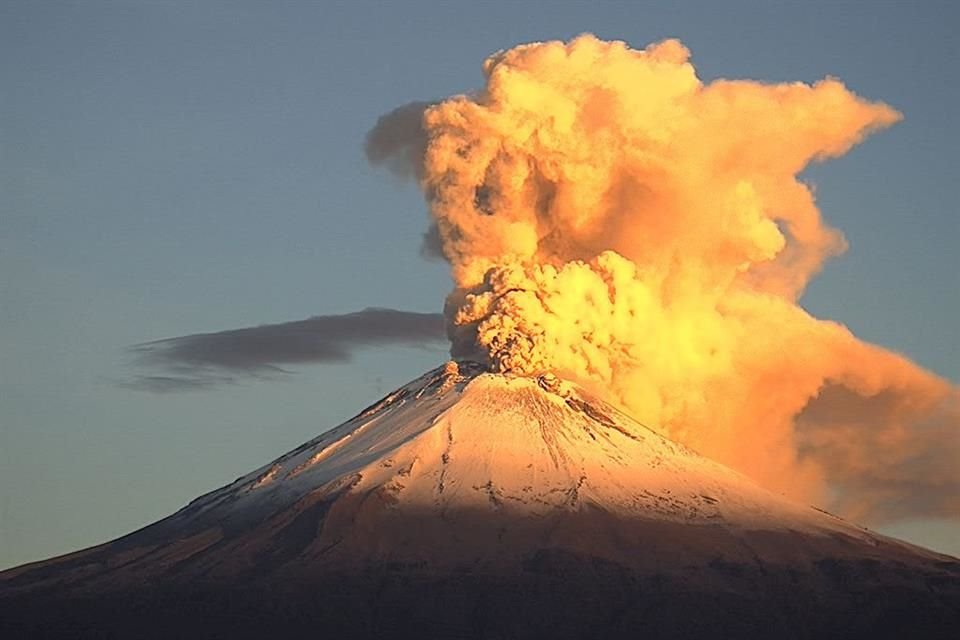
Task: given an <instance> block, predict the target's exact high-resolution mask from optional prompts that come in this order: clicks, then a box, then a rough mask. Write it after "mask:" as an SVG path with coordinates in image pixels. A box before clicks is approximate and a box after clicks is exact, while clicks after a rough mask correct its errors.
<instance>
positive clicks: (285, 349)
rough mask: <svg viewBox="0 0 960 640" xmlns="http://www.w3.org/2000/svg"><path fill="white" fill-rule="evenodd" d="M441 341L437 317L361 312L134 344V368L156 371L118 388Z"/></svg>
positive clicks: (176, 387)
mask: <svg viewBox="0 0 960 640" xmlns="http://www.w3.org/2000/svg"><path fill="white" fill-rule="evenodd" d="M446 340H447V337H446V332H445V328H444V319H443V315H442V314H439V313H417V312H412V311H399V310H396V309H384V308H368V309H363V310H362V311H357V312H354V313H347V314H342V315H324V316H313V317H311V318H307V319H305V320H295V321H292V322H283V323H279V324H265V325H259V326H256V327H245V328H241V329H229V330H226V331H217V332H214V333H196V334H191V335H186V336H179V337H175V338H166V339H163V340H156V341H153V342H145V343H142V344H138V345H134V346H133V347H130V352H131V353H132V354H133V355H134V359H135V363H136V364H137V365H138V366H140V367H143V368H146V369H148V370H153V371H154V372H156V374H154V375H138V376H136V377H135V378H133V379H132V380H130V381H127V382H124V383H121V386H124V387H126V388H131V389H137V390H144V391H152V392H157V393H173V392H181V391H191V390H202V389H208V388H212V387H216V386H219V385H221V384H229V383H232V382H235V381H236V380H237V379H238V378H240V377H258V378H273V377H276V376H278V375H283V374H286V373H289V371H287V370H286V369H284V366H286V365H303V364H337V363H345V362H349V361H350V360H351V359H352V358H353V356H354V354H355V353H356V352H357V351H359V350H361V349H364V348H370V347H388V346H404V347H420V348H430V347H438V346H442V345H444V344H445V343H446Z"/></svg>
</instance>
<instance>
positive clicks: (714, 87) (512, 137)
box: [367, 35, 960, 523]
mask: <svg viewBox="0 0 960 640" xmlns="http://www.w3.org/2000/svg"><path fill="white" fill-rule="evenodd" d="M484 73H485V77H486V85H485V86H484V87H483V88H482V89H480V90H479V91H477V92H475V93H472V94H470V95H462V96H455V97H452V98H450V99H447V100H444V101H441V102H438V103H434V104H432V105H428V104H416V105H408V106H407V107H402V108H401V109H398V110H397V111H395V112H393V113H391V114H388V115H386V116H384V117H383V118H381V120H380V122H378V124H377V126H376V127H375V128H374V130H373V131H372V132H371V134H370V136H369V138H368V142H367V151H368V156H369V158H370V159H371V161H372V162H374V163H378V164H386V165H388V166H390V167H391V168H393V169H394V170H398V171H400V172H402V173H406V174H407V175H411V176H415V177H416V178H417V179H418V180H419V182H420V184H421V186H422V188H423V191H424V193H425V195H426V198H427V201H428V204H429V208H430V212H431V215H432V218H433V222H432V225H431V228H430V230H429V231H428V232H427V234H426V235H425V243H426V247H425V251H426V252H427V253H437V252H440V253H442V255H443V256H444V257H445V258H446V260H447V261H448V262H449V263H450V265H451V269H452V274H453V279H454V283H455V290H454V291H453V292H452V293H451V294H450V295H449V297H448V299H447V304H446V317H447V324H448V333H449V335H450V337H451V340H452V342H453V346H452V352H453V354H454V355H456V356H473V357H478V358H480V359H483V360H485V361H486V362H488V363H489V364H490V365H491V366H492V367H493V368H495V369H497V370H500V371H507V372H516V373H518V374H530V375H532V374H538V373H542V372H548V371H549V372H552V373H555V374H557V375H561V376H563V377H567V378H570V379H573V380H575V381H577V382H579V383H580V384H582V385H584V386H585V387H587V388H588V389H590V390H591V391H593V392H594V393H601V394H604V395H605V396H606V397H607V398H608V399H609V400H611V401H612V402H615V403H616V404H619V405H620V406H622V407H624V408H626V409H627V410H628V411H629V412H630V413H632V414H633V415H634V416H636V417H637V418H638V419H640V420H642V421H644V422H646V423H648V424H650V425H651V426H653V427H654V428H659V429H661V430H662V431H663V432H665V433H666V434H668V435H669V436H670V437H672V438H674V439H677V440H679V441H681V442H683V443H685V444H687V445H689V446H691V447H693V448H695V449H697V450H699V451H700V452H701V453H703V454H705V455H707V456H709V457H713V458H715V459H717V460H719V461H721V462H723V463H725V464H728V465H730V466H732V467H734V468H736V469H738V470H740V471H742V472H743V473H745V474H747V475H749V476H752V477H753V478H755V479H756V480H758V481H759V482H761V483H762V484H765V485H766V486H768V487H770V488H772V489H774V490H779V491H782V492H785V493H788V494H789V495H791V496H793V497H795V498H798V499H805V500H815V501H824V500H828V499H829V500H830V501H831V502H832V503H833V504H834V505H836V507H837V508H839V509H841V510H842V511H843V512H844V513H845V514H847V515H851V516H855V517H858V518H863V519H867V520H869V521H872V522H875V523H876V522H878V521H883V520H885V519H891V518H901V517H912V516H954V517H955V516H957V515H958V514H960V471H958V466H957V465H956V461H957V460H960V393H958V390H957V389H956V388H955V387H953V386H952V385H951V384H950V383H949V382H947V381H945V380H943V379H941V378H939V377H937V376H936V375H934V374H932V373H930V372H928V371H925V370H923V369H922V368H920V367H919V366H917V365H915V364H913V363H911V362H910V361H909V360H907V359H906V358H904V357H902V356H900V355H898V354H895V353H893V352H890V351H888V350H885V349H883V348H881V347H878V346H874V345H871V344H867V343H865V342H863V341H861V340H859V339H858V338H857V337H856V336H854V335H853V334H852V333H851V332H850V331H848V330H847V329H846V328H845V327H843V326H842V325H840V324H837V323H835V322H830V321H826V320H820V319H817V318H814V317H813V316H811V315H810V314H809V313H807V312H806V311H805V310H804V309H803V308H802V307H801V306H800V305H799V304H798V301H799V299H800V296H801V295H802V293H803V291H804V288H805V286H806V285H807V283H808V282H809V281H810V279H811V278H812V277H813V276H815V275H816V274H817V272H818V271H819V270H820V269H821V267H822V266H823V264H824V262H825V261H826V260H827V259H829V258H830V257H832V256H834V255H836V254H838V253H840V252H842V251H844V249H845V248H846V244H845V241H844V239H843V236H842V234H841V233H840V232H838V231H837V230H835V229H833V228H831V227H830V226H828V225H827V224H825V223H824V221H823V220H822V219H821V216H820V212H819V210H818V209H817V207H816V204H815V201H814V196H813V193H812V190H811V188H810V187H809V186H808V185H806V184H804V183H803V182H802V181H800V180H799V179H798V177H797V175H798V174H799V173H800V172H801V171H802V170H803V169H804V168H805V167H806V166H807V165H808V164H809V163H810V162H812V161H819V160H825V159H828V158H832V157H836V156H839V155H842V154H844V153H845V152H846V151H847V150H849V149H850V148H851V147H852V146H853V145H855V144H857V143H859V142H860V141H861V140H862V139H863V138H864V137H865V136H866V135H867V134H869V133H871V132H872V131H875V130H877V129H881V128H884V127H887V126H890V125H892V124H893V123H895V122H896V121H897V120H899V119H900V114H899V113H897V111H895V110H894V109H892V108H891V107H889V106H887V105H885V104H882V103H877V102H869V101H866V100H864V99H862V98H860V97H858V96H857V95H855V94H854V93H852V92H851V91H849V90H848V89H847V88H846V87H845V86H844V85H843V84H842V83H841V82H839V81H838V80H835V79H831V78H827V79H825V80H822V81H820V82H817V83H816V84H814V85H812V86H810V85H807V84H802V83H792V84H778V85H767V84H762V83H759V82H752V81H737V80H718V81H714V82H711V83H709V84H704V83H703V82H701V81H700V80H699V79H698V78H697V76H696V72H695V69H694V67H693V65H692V64H691V63H690V62H689V52H688V51H687V49H686V48H685V47H684V46H683V45H682V44H681V43H680V42H679V41H677V40H666V41H664V42H660V43H657V44H653V45H651V46H649V47H647V48H646V49H644V50H642V51H638V50H633V49H631V48H629V47H628V46H627V45H625V44H624V43H622V42H604V41H601V40H598V39H597V38H595V37H593V36H590V35H584V36H581V37H578V38H576V39H574V40H572V41H570V42H568V43H563V42H546V43H537V44H529V45H523V46H518V47H516V48H514V49H511V50H509V51H503V52H499V53H497V54H494V55H493V56H491V57H490V58H488V59H487V61H486V62H485V64H484ZM412 114H414V115H416V114H419V116H418V117H413V116H412Z"/></svg>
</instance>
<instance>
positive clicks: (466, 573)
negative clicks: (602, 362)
mask: <svg viewBox="0 0 960 640" xmlns="http://www.w3.org/2000/svg"><path fill="white" fill-rule="evenodd" d="M0 613H4V615H0V632H4V631H6V632H7V633H12V634H14V635H6V634H4V635H3V637H21V636H23V637H32V636H38V637H39V636H46V637H158V638H159V637H225V638H227V637H228V638H237V637H254V636H263V635H268V636H269V635H276V634H279V633H287V632H306V631H311V632H319V631H323V632H324V633H340V634H343V635H345V636H347V637H477V638H513V637H517V638H520V637H529V638H535V637H558V638H565V637H570V638H574V637H583V638H586V637H636V636H638V635H640V634H641V633H642V634H643V635H646V636H652V637H664V638H666V637H670V638H674V637H678V638H680V637H684V638H707V637H709V638H713V637H718V638H720V637H758V638H759V637H763V638H769V637H787V638H814V637H816V638H823V637H845V638H847V637H864V638H866V637H870V638H878V637H901V634H905V633H910V634H911V636H912V637H944V638H946V637H953V636H952V634H951V633H950V632H951V631H952V630H954V629H956V628H957V625H958V624H960V561H958V560H957V559H955V558H951V557H948V556H944V555H940V554H937V553H934V552H931V551H927V550H924V549H920V548H918V547H915V546H912V545H908V544H906V543H903V542H900V541H897V540H893V539H890V538H886V537H883V536H880V535H877V534H875V533H872V532H870V531H868V530H866V529H863V528H861V527H858V526H855V525H853V524H850V523H848V522H845V521H844V520H842V519H840V518H837V517H835V516H832V515H830V514H828V513H826V512H823V511H820V510H818V509H816V508H813V507H809V506H804V505H798V504H795V503H793V502H790V501H788V500H786V499H784V498H782V497H780V496H777V495H774V494H772V493H770V492H767V491H765V490H763V489H761V488H759V487H757V486H756V485H754V484H753V483H752V482H751V481H749V480H748V479H746V478H744V477H743V476H741V475H739V474H737V473H735V472H733V471H731V470H729V469H727V468H725V467H723V466H721V465H719V464H716V463H714V462H712V461H710V460H707V459H705V458H703V457H701V456H699V455H697V454H696V453H694V452H692V451H690V450H689V449H686V448H685V447H683V446H681V445H678V444H676V443H674V442H672V441H670V440H668V439H666V438H664V437H662V436H660V435H659V434H657V433H656V432H654V431H652V430H650V429H648V428H647V427H645V426H643V425H641V424H639V423H637V422H636V421H634V420H632V419H631V418H629V417H628V416H626V415H624V414H622V413H620V412H618V411H617V410H615V409H614V408H612V407H610V406H608V405H606V404H604V403H603V402H601V401H599V400H597V399H595V398H593V397H591V396H590V395H589V394H587V393H585V392H584V391H583V390H581V389H579V388H577V387H575V386H573V385H571V384H569V383H566V382H563V381H561V380H557V379H556V378H554V377H552V376H549V375H548V376H541V377H540V378H536V379H534V378H521V377H507V376H503V375H498V374H492V373H488V372H485V371H484V369H483V368H482V367H480V366H479V365H477V364H474V363H469V362H461V363H453V362H451V363H448V364H447V365H446V366H445V367H441V368H439V369H437V370H434V371H431V372H429V373H428V374H426V375H424V376H422V377H421V378H418V379H417V380H414V381H413V382H411V383H409V384H407V385H405V386H404V387H401V388H400V389H398V390H396V391H395V392H393V393H391V394H390V395H388V396H387V397H385V398H384V399H383V400H381V401H380V402H378V403H376V404H375V405H373V406H371V407H370V408H368V409H366V410H365V411H363V412H361V413H360V414H359V415H358V416H356V417H355V418H353V419H352V420H350V421H348V422H346V423H344V424H343V425H341V426H339V427H337V428H335V429H333V430H331V431H328V432H326V433H324V434H323V435H321V436H320V437H318V438H316V439H314V440H311V441H310V442H307V443H305V444H304V445H302V446H300V447H298V448H296V449H295V450H293V451H291V452H289V453H287V454H285V455H283V456H281V457H280V458H278V459H277V460H275V461H273V462H271V463H270V464H268V465H266V466H264V467H262V468H260V469H258V470H256V471H254V472H252V473H250V474H248V475H246V476H243V477H241V478H239V479H237V480H236V481H234V482H233V483H231V484H230V485H228V486H226V487H223V488H221V489H218V490H216V491H213V492H212V493H209V494H207V495H205V496H202V497H200V498H198V499H197V500H195V501H193V502H192V503H190V504H189V505H187V506H186V507H184V508H183V509H182V510H180V511H179V512H177V513H175V514H173V515H172V516H170V517H168V518H166V519H164V520H161V521H159V522H157V523H155V524H153V525H150V526H148V527H146V528H144V529H142V530H140V531H137V532H135V533H132V534H130V535H128V536H125V537H123V538H120V539H118V540H115V541H113V542H109V543H107V544H104V545H101V546H98V547H94V548H91V549H88V550H85V551H81V552H78V553H74V554H71V555H67V556H64V557H61V558H55V559H52V560H48V561H45V562H39V563H35V564H31V565H26V566H23V567H19V568H16V569H12V570H9V571H7V572H4V573H0Z"/></svg>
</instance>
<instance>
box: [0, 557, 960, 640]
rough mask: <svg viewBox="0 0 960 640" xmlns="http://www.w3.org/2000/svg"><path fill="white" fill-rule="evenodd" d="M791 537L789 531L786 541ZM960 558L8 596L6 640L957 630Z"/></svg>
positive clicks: (550, 562) (560, 562)
mask: <svg viewBox="0 0 960 640" xmlns="http://www.w3.org/2000/svg"><path fill="white" fill-rule="evenodd" d="M788 542H789V541H787V540H784V541H783V543H788ZM958 582H960V569H958V566H957V564H956V563H953V564H952V566H951V565H950V564H949V563H944V565H943V567H942V568H941V569H940V570H931V571H930V572H928V573H926V574H919V573H917V572H916V571H915V570H914V569H911V568H909V567H905V566H902V565H896V564H883V563H879V562H869V561H859V562H858V561H851V560H847V561H836V560H830V559H824V560H822V561H820V562H818V563H816V564H815V565H814V566H812V567H811V568H810V569H809V570H808V571H797V570H791V569H785V568H782V567H772V568H769V569H761V568H758V565H756V564H738V563H730V562H725V561H723V560H721V559H719V558H718V559H717V560H716V561H714V562H711V563H708V564H707V565H705V566H696V567H690V568H689V570H688V571H687V572H686V573H685V575H659V574H643V573H638V572H637V571H635V570H633V569H631V568H629V567H625V566H623V565H618V564H616V563H613V562H610V561H608V560H604V559H599V558H588V557H580V556H577V555H575V554H570V553H566V552H563V551H555V550H544V551H541V552H538V553H534V554H532V555H531V556H530V557H529V558H528V559H527V560H526V561H525V562H524V563H523V565H522V566H520V567H517V570H516V571H514V572H511V573H509V574H504V573H500V574H486V575H485V574H482V573H471V572H466V571H465V572H462V573H445V574H439V575H433V574H431V573H430V572H426V571H420V570H416V569H411V568H409V567H386V566H380V567H376V568H371V569H370V570H368V571H366V572H359V571H354V572H337V571H331V572H330V573H328V574H325V575H319V576H315V577H312V578H310V579H304V580H302V581H301V580H296V579H290V580H288V581H285V582H282V583H277V582H271V581H267V582H264V583H260V582H258V581H255V580H248V581H245V582H241V583H235V584H225V583H204V582H199V581H197V582H193V583H191V584H183V585H174V584H155V585H142V586H138V587H132V588H126V589H124V590H122V591H118V592H112V591H106V592H101V593H96V594H84V593H82V592H74V593H66V592H57V591H56V590H54V591H49V592H45V593H42V594H32V595H21V596H19V597H16V596H15V597H11V598H7V599H4V600H0V611H2V616H0V637H3V638H157V639H160V638H163V639H167V638H273V637H278V636H284V637H286V636H287V635H288V634H298V635H300V634H304V635H307V634H309V635H310V636H311V637H342V638H378V639H379V638H637V637H646V638H811V639H812V638H870V639H877V638H943V639H947V638H955V637H956V630H957V629H958V628H960V627H958V625H960V606H958V603H960V588H958V586H957V585H958Z"/></svg>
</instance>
